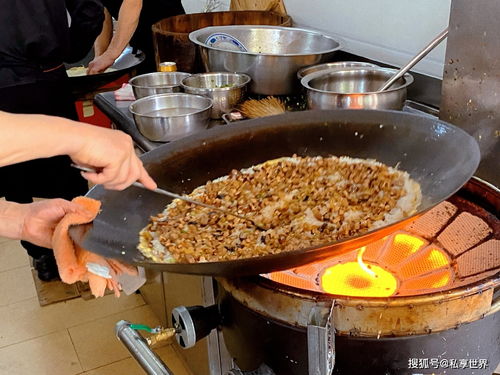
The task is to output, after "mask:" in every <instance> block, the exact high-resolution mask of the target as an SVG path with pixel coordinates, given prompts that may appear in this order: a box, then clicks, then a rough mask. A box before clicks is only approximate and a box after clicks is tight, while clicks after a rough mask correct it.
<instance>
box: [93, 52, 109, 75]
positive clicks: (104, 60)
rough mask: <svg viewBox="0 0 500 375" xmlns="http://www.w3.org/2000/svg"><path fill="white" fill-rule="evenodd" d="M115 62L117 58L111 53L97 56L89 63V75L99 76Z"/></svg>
mask: <svg viewBox="0 0 500 375" xmlns="http://www.w3.org/2000/svg"><path fill="white" fill-rule="evenodd" d="M114 62H115V58H114V57H113V56H111V55H110V54H109V53H107V52H104V53H103V54H102V55H100V56H97V57H96V58H95V59H94V60H92V61H91V62H90V63H89V67H88V69H87V74H98V73H102V72H104V71H105V70H106V69H108V68H109V67H110V66H111V65H113V63H114Z"/></svg>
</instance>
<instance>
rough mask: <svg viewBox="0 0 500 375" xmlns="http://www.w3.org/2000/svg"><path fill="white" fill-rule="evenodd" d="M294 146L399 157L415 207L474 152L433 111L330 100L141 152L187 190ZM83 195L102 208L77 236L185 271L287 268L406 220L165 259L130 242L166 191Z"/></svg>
mask: <svg viewBox="0 0 500 375" xmlns="http://www.w3.org/2000/svg"><path fill="white" fill-rule="evenodd" d="M294 153H296V154H298V155H303V156H305V155H308V156H314V155H322V156H327V155H337V156H340V155H347V156H351V157H360V158H374V159H377V160H379V161H381V162H383V163H386V164H387V165H390V166H395V165H397V164H399V168H400V169H401V170H405V171H408V172H409V173H410V175H411V177H412V178H414V179H415V180H417V181H418V182H419V183H420V185H421V188H422V195H423V201H422V204H421V206H420V208H419V210H418V212H417V213H416V215H420V214H422V213H423V212H425V211H426V210H428V209H430V208H431V207H433V206H435V205H436V204H438V203H439V202H441V201H443V200H444V199H446V198H447V197H449V196H450V195H452V194H453V193H455V192H456V191H457V190H458V189H459V188H460V187H461V186H462V185H464V184H465V182H466V181H468V179H469V178H470V177H471V176H472V174H473V173H474V171H475V170H476V168H477V166H478V163H479V158H480V156H479V148H478V145H477V143H476V142H475V140H474V139H473V138H472V137H471V136H469V135H468V134H467V133H465V132H464V131H463V130H461V129H459V128H457V127H454V126H452V125H449V124H447V123H444V122H442V121H439V120H437V119H433V118H430V117H422V116H418V115H413V114H409V113H403V112H397V111H374V110H370V111H368V110H366V111H363V110H336V111H305V112H295V113H288V114H283V115H279V116H272V117H267V118H261V119H255V120H248V121H245V122H241V123H238V124H237V125H228V126H225V127H219V128H215V129H211V130H207V131H206V132H202V133H198V134H196V135H193V136H190V137H187V138H183V139H181V140H179V141H176V142H172V143H170V144H166V145H164V146H161V147H159V148H157V149H155V150H153V151H150V152H148V153H147V154H144V155H143V157H142V160H143V161H144V164H145V166H146V168H147V169H148V171H149V173H150V174H151V175H152V176H153V178H154V179H155V180H156V181H157V182H158V185H159V186H160V187H163V188H166V189H168V190H172V191H174V192H177V193H189V192H191V191H192V190H193V189H194V188H195V187H197V186H199V185H202V184H204V183H205V182H206V181H207V180H210V179H214V178H216V177H219V176H222V175H225V174H228V173H229V172H230V171H231V170H232V169H240V168H243V167H249V166H251V165H255V164H257V163H261V162H263V161H266V160H269V159H274V158H278V157H281V156H287V155H292V154H294ZM88 196H89V197H92V198H95V199H99V200H100V201H101V202H102V212H101V213H100V214H99V215H98V216H97V218H96V219H95V221H94V222H93V224H90V225H86V226H78V227H73V228H72V229H71V230H70V233H71V236H72V237H73V239H74V240H75V241H76V242H77V243H78V244H79V245H81V246H83V247H84V248H86V249H89V250H91V251H94V252H96V253H98V254H101V255H103V256H106V257H112V258H116V259H120V260H123V261H125V262H127V263H132V264H138V265H142V266H145V267H150V268H156V269H158V270H164V271H171V272H180V273H188V274H205V275H224V276H242V275H250V274H258V273H264V272H270V271H276V270H282V269H287V268H291V267H295V266H298V265H301V264H307V263H311V262H315V261H319V260H321V259H324V258H327V257H331V256H334V255H339V254H343V253H346V252H348V251H352V250H354V249H356V248H358V247H360V246H363V245H366V244H368V243H370V242H372V241H375V240H377V239H379V238H382V237H384V236H386V235H387V234H389V233H391V232H393V231H395V230H396V229H398V228H400V227H402V226H404V225H406V224H407V223H408V222H409V221H411V220H412V218H408V219H406V220H403V221H401V222H398V223H395V224H393V225H390V226H387V227H384V228H382V229H379V230H376V231H372V232H369V233H366V234H364V235H361V236H357V237H355V238H351V239H349V240H346V241H341V242H336V243H330V244H325V245H324V246H322V247H314V248H308V249H297V250H296V251H292V252H287V253H281V254H276V255H270V256H264V257H258V258H250V259H245V260H237V261H230V262H212V263H197V264H162V263H153V262H151V261H149V260H148V259H145V258H144V257H143V256H142V254H141V253H140V252H139V251H138V250H137V249H136V245H137V243H138V233H139V231H140V230H141V229H142V228H143V227H144V226H146V224H147V223H148V220H149V217H150V216H151V215H154V214H157V213H158V212H160V211H162V210H163V209H164V207H165V206H166V205H167V204H168V203H169V201H170V199H169V198H167V197H165V196H162V195H159V194H154V193H151V192H148V191H144V190H141V189H137V188H134V187H131V188H128V189H127V190H125V191H123V192H115V191H106V190H104V189H103V188H102V187H101V186H97V187H95V188H94V189H92V190H91V191H90V192H89V193H88ZM416 215H415V216H416ZM415 216H414V217H413V219H414V218H415Z"/></svg>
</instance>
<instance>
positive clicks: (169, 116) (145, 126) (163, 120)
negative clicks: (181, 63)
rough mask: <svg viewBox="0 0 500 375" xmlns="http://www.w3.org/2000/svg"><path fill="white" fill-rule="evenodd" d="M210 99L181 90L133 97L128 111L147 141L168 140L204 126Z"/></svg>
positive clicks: (208, 112)
mask: <svg viewBox="0 0 500 375" xmlns="http://www.w3.org/2000/svg"><path fill="white" fill-rule="evenodd" d="M211 108H212V99H210V98H207V97H205V96H200V95H191V94H184V93H175V94H161V95H153V96H148V97H146V98H142V99H139V100H136V101H135V102H133V103H132V104H131V105H130V112H132V114H133V115H134V120H135V123H136V125H137V128H138V129H139V131H140V132H141V133H142V135H144V136H145V137H146V138H148V139H150V140H151V141H158V142H169V141H174V140H176V139H179V138H182V137H185V136H187V135H190V134H193V133H196V132H198V131H200V130H203V129H206V128H207V126H208V122H209V120H210V110H211Z"/></svg>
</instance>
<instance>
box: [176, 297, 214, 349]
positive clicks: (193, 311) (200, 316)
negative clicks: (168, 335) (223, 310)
mask: <svg viewBox="0 0 500 375" xmlns="http://www.w3.org/2000/svg"><path fill="white" fill-rule="evenodd" d="M220 321H221V318H220V314H219V309H218V306H217V305H212V306H208V307H203V306H190V307H186V306H178V307H175V308H174V309H173V310H172V323H173V326H174V328H175V330H176V332H177V333H176V335H175V338H176V340H177V343H178V344H179V345H180V346H181V347H183V348H184V349H187V348H191V347H193V346H194V344H196V342H197V341H198V340H201V339H202V338H204V337H205V336H207V335H208V334H209V333H210V332H211V331H212V330H213V329H214V328H217V326H218V325H219V323H220Z"/></svg>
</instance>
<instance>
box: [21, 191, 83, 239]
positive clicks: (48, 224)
mask: <svg viewBox="0 0 500 375" xmlns="http://www.w3.org/2000/svg"><path fill="white" fill-rule="evenodd" d="M18 207H19V210H20V217H21V218H22V227H21V233H20V235H19V236H18V237H19V238H20V239H22V240H25V241H28V242H31V243H33V244H35V245H38V246H43V247H47V248H51V247H52V235H53V234H54V230H55V228H56V226H57V224H58V223H59V222H60V221H61V219H62V218H63V217H64V216H65V215H66V214H67V213H71V212H75V213H79V214H82V215H87V216H88V215H89V213H88V212H87V211H86V210H85V209H84V208H83V207H81V206H80V205H78V204H76V203H73V202H69V201H67V200H64V199H47V200H44V201H40V202H34V203H29V204H20V205H19V206H18Z"/></svg>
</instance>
